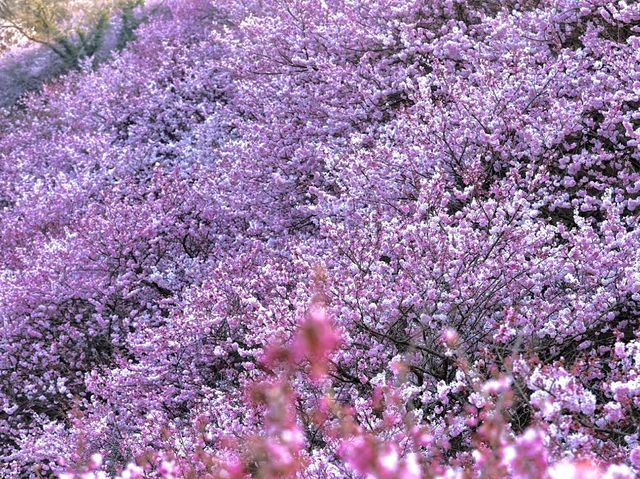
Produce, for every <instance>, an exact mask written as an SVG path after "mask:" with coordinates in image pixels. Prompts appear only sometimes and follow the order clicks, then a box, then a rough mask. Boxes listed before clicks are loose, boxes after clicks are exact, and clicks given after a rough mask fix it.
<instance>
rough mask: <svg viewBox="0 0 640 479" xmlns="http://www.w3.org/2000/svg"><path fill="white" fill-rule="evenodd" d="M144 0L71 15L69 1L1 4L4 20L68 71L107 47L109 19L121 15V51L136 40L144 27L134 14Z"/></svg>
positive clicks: (113, 1) (110, 2)
mask: <svg viewBox="0 0 640 479" xmlns="http://www.w3.org/2000/svg"><path fill="white" fill-rule="evenodd" d="M142 4H143V1H142V0H124V1H117V0H107V1H106V2H95V3H91V2H89V3H88V4H87V6H86V8H85V9H83V10H82V11H71V10H70V9H69V8H68V5H67V2H66V1H65V0H0V20H3V21H4V22H5V23H6V24H7V25H8V26H9V27H11V28H13V29H15V30H17V31H18V32H19V33H20V34H21V35H23V36H24V37H26V38H28V39H29V40H31V41H34V42H37V43H40V44H42V45H45V46H46V47H47V48H49V49H50V50H51V51H53V52H54V53H55V54H56V55H58V56H59V57H60V58H61V59H62V60H63V61H64V63H65V65H66V66H67V67H68V68H72V69H74V68H78V66H79V64H80V60H81V59H83V58H86V57H93V56H94V55H95V54H96V53H97V52H98V51H99V50H100V48H101V47H102V46H103V44H104V40H105V34H106V31H107V29H108V27H109V18H110V17H111V15H112V14H113V13H114V11H119V12H120V15H121V19H122V28H121V29H120V31H119V33H118V36H117V39H116V48H117V49H118V50H121V49H122V48H124V46H125V45H126V44H127V43H128V42H129V41H131V40H132V39H133V38H135V35H134V30H135V29H136V28H137V27H138V25H139V24H140V23H141V21H142V18H138V17H137V16H136V15H135V13H134V10H135V8H136V7H137V6H140V5H142Z"/></svg>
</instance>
